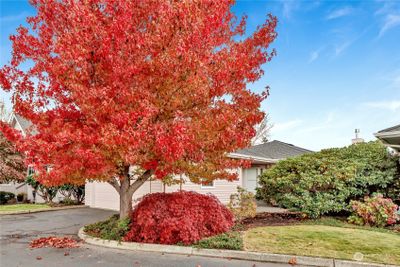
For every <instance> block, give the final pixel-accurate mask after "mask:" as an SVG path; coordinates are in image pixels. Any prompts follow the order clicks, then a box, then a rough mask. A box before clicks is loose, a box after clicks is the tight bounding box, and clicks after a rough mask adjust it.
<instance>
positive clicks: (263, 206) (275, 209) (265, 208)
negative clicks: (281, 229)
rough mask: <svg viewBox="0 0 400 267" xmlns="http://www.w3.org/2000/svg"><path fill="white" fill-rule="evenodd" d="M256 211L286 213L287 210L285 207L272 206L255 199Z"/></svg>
mask: <svg viewBox="0 0 400 267" xmlns="http://www.w3.org/2000/svg"><path fill="white" fill-rule="evenodd" d="M256 202H257V213H262V212H268V213H286V212H289V211H288V210H287V209H283V208H279V207H272V206H270V205H267V204H266V203H265V202H264V201H262V200H257V201H256Z"/></svg>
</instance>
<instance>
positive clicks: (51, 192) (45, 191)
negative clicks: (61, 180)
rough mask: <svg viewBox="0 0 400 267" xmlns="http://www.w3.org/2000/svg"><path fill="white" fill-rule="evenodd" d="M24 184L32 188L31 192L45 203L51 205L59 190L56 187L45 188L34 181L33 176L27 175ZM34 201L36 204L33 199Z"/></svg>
mask: <svg viewBox="0 0 400 267" xmlns="http://www.w3.org/2000/svg"><path fill="white" fill-rule="evenodd" d="M25 183H26V184H28V185H30V186H32V188H33V191H34V192H35V193H37V194H38V195H39V196H40V197H41V198H43V200H44V201H45V203H48V204H53V199H54V198H55V197H56V195H57V192H58V190H59V187H58V186H49V187H48V186H45V185H43V184H41V183H39V182H38V181H36V179H35V178H34V177H33V175H29V176H28V177H27V178H26V180H25ZM34 201H35V202H36V199H34Z"/></svg>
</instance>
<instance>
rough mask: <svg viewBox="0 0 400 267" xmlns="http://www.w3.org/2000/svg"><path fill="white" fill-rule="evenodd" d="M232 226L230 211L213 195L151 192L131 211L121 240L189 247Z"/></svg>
mask: <svg viewBox="0 0 400 267" xmlns="http://www.w3.org/2000/svg"><path fill="white" fill-rule="evenodd" d="M232 226H233V214H232V212H231V211H230V210H229V209H228V208H226V207H225V206H224V205H223V204H222V203H221V202H220V201H219V200H218V199H217V198H216V197H215V196H213V195H203V194H199V193H195V192H185V191H182V192H174V193H154V194H149V195H146V196H144V197H143V199H142V201H141V202H139V204H138V205H137V206H136V207H135V209H134V210H133V213H132V216H131V229H130V230H129V232H128V233H127V235H126V236H125V238H124V240H125V241H135V242H145V243H159V244H176V243H178V242H180V243H183V244H185V245H188V244H191V243H193V242H196V241H199V240H200V239H202V238H205V237H209V236H213V235H217V234H221V233H224V232H227V231H229V229H230V228H231V227H232Z"/></svg>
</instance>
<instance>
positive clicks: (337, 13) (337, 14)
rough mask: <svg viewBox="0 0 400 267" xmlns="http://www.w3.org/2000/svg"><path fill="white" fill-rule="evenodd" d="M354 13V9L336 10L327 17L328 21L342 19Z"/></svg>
mask: <svg viewBox="0 0 400 267" xmlns="http://www.w3.org/2000/svg"><path fill="white" fill-rule="evenodd" d="M352 12H353V9H352V8H351V7H343V8H340V9H336V10H334V11H332V12H331V13H329V14H328V15H327V16H326V19H327V20H331V19H337V18H340V17H344V16H347V15H350V14H351V13H352Z"/></svg>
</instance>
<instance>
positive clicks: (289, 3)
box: [282, 0, 298, 19]
mask: <svg viewBox="0 0 400 267" xmlns="http://www.w3.org/2000/svg"><path fill="white" fill-rule="evenodd" d="M282 4H283V11H282V12H283V16H284V17H285V18H287V19H290V18H291V16H292V13H293V11H294V10H295V9H296V8H297V7H298V1H295V0H283V1H282Z"/></svg>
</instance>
